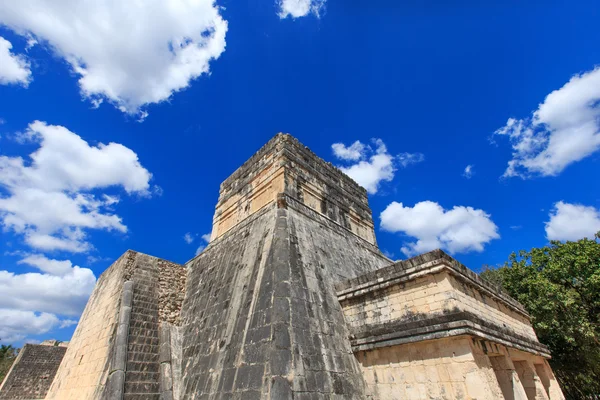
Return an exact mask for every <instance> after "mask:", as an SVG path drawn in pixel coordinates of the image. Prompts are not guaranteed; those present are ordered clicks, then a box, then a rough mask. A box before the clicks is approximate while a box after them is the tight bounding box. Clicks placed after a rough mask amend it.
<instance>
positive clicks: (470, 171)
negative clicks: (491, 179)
mask: <svg viewBox="0 0 600 400" xmlns="http://www.w3.org/2000/svg"><path fill="white" fill-rule="evenodd" d="M473 168H474V166H473V165H470V164H469V165H467V166H466V167H465V171H464V172H463V176H464V177H465V178H467V179H471V178H472V177H473V175H475V171H473Z"/></svg>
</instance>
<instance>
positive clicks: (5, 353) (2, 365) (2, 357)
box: [0, 344, 17, 383]
mask: <svg viewBox="0 0 600 400" xmlns="http://www.w3.org/2000/svg"><path fill="white" fill-rule="evenodd" d="M16 356H17V349H15V348H14V347H12V346H11V345H10V344H9V345H5V344H3V345H0V383H2V381H3V380H4V377H5V376H6V374H7V373H8V370H9V369H10V367H11V365H12V364H13V361H14V360H15V357H16Z"/></svg>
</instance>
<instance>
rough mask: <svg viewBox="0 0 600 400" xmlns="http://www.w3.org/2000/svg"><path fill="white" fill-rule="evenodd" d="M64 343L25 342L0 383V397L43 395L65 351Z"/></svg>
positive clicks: (35, 397)
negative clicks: (0, 383) (59, 344)
mask: <svg viewBox="0 0 600 400" xmlns="http://www.w3.org/2000/svg"><path fill="white" fill-rule="evenodd" d="M66 350H67V349H66V348H65V347H64V346H58V344H57V345H56V346H50V345H47V344H44V345H41V344H39V345H36V344H26V345H25V346H23V348H22V349H21V351H20V352H19V355H18V356H17V358H16V360H15V362H14V363H13V366H12V368H11V369H10V371H9V372H8V374H7V375H6V377H5V378H4V381H3V382H2V385H1V386H0V399H15V400H16V399H26V400H34V399H43V398H45V397H46V393H47V392H48V389H49V388H50V384H51V383H52V379H54V376H55V375H56V371H57V370H58V367H59V365H60V363H61V361H62V359H63V357H64V355H65V352H66Z"/></svg>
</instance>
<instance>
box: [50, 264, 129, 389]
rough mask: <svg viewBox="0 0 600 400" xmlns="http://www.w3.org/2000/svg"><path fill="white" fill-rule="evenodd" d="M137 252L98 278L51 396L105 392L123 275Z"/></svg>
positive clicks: (55, 380) (54, 382)
mask: <svg viewBox="0 0 600 400" xmlns="http://www.w3.org/2000/svg"><path fill="white" fill-rule="evenodd" d="M134 254H135V253H133V252H126V253H125V254H123V255H122V256H121V257H120V258H119V259H118V260H117V261H115V262H114V263H113V264H112V265H111V266H110V267H109V268H108V269H107V270H106V271H104V273H103V274H102V275H101V276H100V277H99V278H98V282H97V283H96V287H95V288H94V291H93V292H92V295H91V296H90V299H89V300H88V303H87V305H86V307H85V310H84V311H83V314H82V315H81V318H80V319H79V323H78V324H77V328H76V329H75V333H73V338H72V339H71V342H70V343H69V347H68V348H67V352H66V353H65V357H64V359H63V362H62V363H61V365H60V368H59V370H58V372H57V374H56V377H55V379H54V381H53V383H52V386H51V387H50V391H49V393H48V396H47V398H49V399H69V400H70V399H72V400H80V399H94V398H99V396H100V395H101V393H102V390H103V389H104V385H105V384H106V379H107V377H108V373H109V359H110V356H111V352H112V342H113V340H114V335H115V333H116V327H117V323H118V316H119V315H118V314H119V303H120V298H121V289H122V287H123V281H124V279H123V276H124V273H125V268H126V264H127V263H128V262H130V263H131V260H132V257H133V256H134Z"/></svg>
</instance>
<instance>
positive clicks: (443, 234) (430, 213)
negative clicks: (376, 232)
mask: <svg viewBox="0 0 600 400" xmlns="http://www.w3.org/2000/svg"><path fill="white" fill-rule="evenodd" d="M380 219H381V228H382V229H383V230H385V231H388V232H401V233H403V234H405V235H407V236H411V237H414V238H416V239H417V241H416V242H410V243H407V244H406V245H405V246H403V247H402V249H401V250H402V252H403V253H404V254H406V255H407V256H413V255H416V254H419V253H423V252H427V251H430V250H434V249H437V248H441V249H445V250H448V251H449V252H450V253H466V252H470V251H478V252H481V251H483V248H484V246H485V244H487V243H489V242H490V241H491V240H493V239H498V238H500V235H499V234H498V227H497V226H496V224H494V222H493V221H492V220H491V218H490V215H489V214H487V213H485V212H484V211H483V210H478V209H474V208H472V207H464V206H455V207H454V208H452V209H451V210H444V209H443V208H442V207H441V206H440V205H439V204H438V203H435V202H432V201H422V202H420V203H417V204H415V206H414V207H405V206H403V205H402V203H397V202H392V203H391V204H389V205H388V206H387V208H386V209H385V210H384V211H383V212H382V213H381V215H380Z"/></svg>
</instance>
